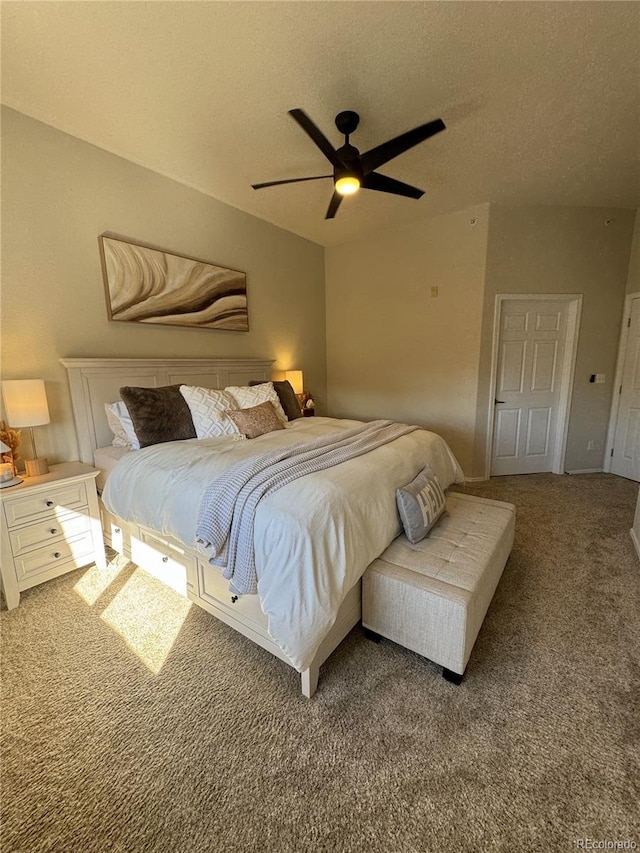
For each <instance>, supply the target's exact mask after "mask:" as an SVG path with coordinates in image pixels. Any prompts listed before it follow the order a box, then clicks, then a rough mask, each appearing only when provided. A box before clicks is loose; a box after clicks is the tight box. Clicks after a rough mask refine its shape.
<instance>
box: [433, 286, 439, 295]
mask: <svg viewBox="0 0 640 853" xmlns="http://www.w3.org/2000/svg"><path fill="white" fill-rule="evenodd" d="M431 295H432V296H437V295H438V288H437V287H432V288H431Z"/></svg>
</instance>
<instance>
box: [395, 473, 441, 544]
mask: <svg viewBox="0 0 640 853" xmlns="http://www.w3.org/2000/svg"><path fill="white" fill-rule="evenodd" d="M396 504H397V506H398V512H399V513H400V518H401V519H402V526H403V527H404V533H405V536H406V537H407V539H408V540H409V542H411V543H413V544H414V545H415V544H416V542H420V540H421V539H424V537H425V536H426V535H427V533H428V532H429V531H430V530H431V528H432V527H433V525H434V524H435V523H436V521H437V520H438V519H439V518H440V516H441V515H442V513H443V512H444V509H445V506H446V498H445V496H444V492H443V490H442V486H441V485H440V483H439V481H438V478H437V477H436V475H435V474H434V473H433V471H432V470H431V468H429V466H428V465H427V466H426V467H425V468H423V469H422V471H421V472H420V473H419V474H418V476H417V477H416V478H415V480H412V481H411V482H410V483H408V484H407V485H406V486H404V487H403V488H402V489H398V490H397V491H396Z"/></svg>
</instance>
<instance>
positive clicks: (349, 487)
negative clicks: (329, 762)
mask: <svg viewBox="0 0 640 853" xmlns="http://www.w3.org/2000/svg"><path fill="white" fill-rule="evenodd" d="M62 364H63V365H64V366H65V367H66V369H67V372H68V377H69V386H70V390H71V398H72V405H73V412H74V419H75V423H76V430H77V434H78V444H79V448H80V456H81V459H82V461H84V462H87V463H89V464H92V465H95V466H96V467H98V468H99V469H100V472H101V473H100V480H99V485H100V486H101V487H103V486H104V484H105V480H106V478H110V481H109V483H108V485H107V489H106V492H105V497H106V498H107V500H108V504H109V506H110V507H111V511H110V510H109V509H107V508H106V506H105V505H104V504H101V513H102V522H103V529H104V533H105V540H106V542H107V543H108V544H109V545H110V546H111V547H112V548H114V549H115V550H116V551H118V552H119V553H122V554H123V555H125V556H126V557H127V558H128V559H131V560H132V561H133V562H134V563H136V564H137V565H139V566H141V567H142V568H144V569H146V570H148V571H150V572H152V573H153V574H156V576H159V577H161V578H162V579H164V580H165V582H167V583H169V584H171V585H172V586H173V587H174V588H176V589H179V590H180V591H181V593H182V594H184V595H185V596H187V597H188V598H189V599H190V600H191V601H193V602H194V603H196V604H197V605H199V606H200V607H202V608H203V609H204V610H206V611H208V612H209V613H211V614H212V615H213V616H215V617H217V618H218V619H220V620H222V621H223V622H225V623H226V624H227V625H229V626H230V627H232V628H234V629H235V630H237V631H239V632H240V633H241V634H243V635H244V636H246V637H248V638H249V639H251V640H253V641H254V642H255V643H257V644H258V645H260V646H262V647H263V648H265V649H267V650H268V651H270V652H271V653H272V654H274V655H275V656H276V657H278V658H279V659H281V660H283V661H284V662H285V663H287V664H288V665H289V666H292V667H293V668H294V669H296V670H297V671H299V672H300V674H301V687H302V693H303V694H304V695H305V696H307V697H309V698H310V697H311V696H312V695H313V693H314V692H315V689H316V686H317V682H318V673H319V668H320V666H321V664H322V663H323V662H324V661H325V660H326V659H327V657H328V656H329V655H330V654H331V652H332V651H333V650H334V649H335V648H336V647H337V645H338V644H339V643H340V642H341V641H342V640H343V639H344V637H346V635H347V634H348V633H349V632H350V631H351V629H352V628H353V627H354V626H355V625H356V624H357V623H358V622H359V620H360V615H361V610H360V597H361V596H360V578H361V576H362V574H363V572H364V570H365V569H366V567H367V565H368V564H369V563H370V562H371V561H372V560H373V559H375V558H376V557H377V556H379V554H380V553H381V552H382V550H384V548H385V547H386V546H387V545H388V544H389V542H390V541H391V540H392V539H393V538H394V536H395V535H397V533H398V532H400V531H399V527H398V519H397V513H395V509H394V507H395V503H394V500H395V487H397V486H400V485H403V483H404V482H408V481H409V480H411V479H412V477H414V476H415V475H416V474H417V473H418V471H419V470H420V468H421V467H422V466H423V465H424V464H426V463H429V464H431V465H432V466H433V467H434V470H436V471H437V473H438V474H439V476H440V477H441V479H443V480H444V483H443V485H444V486H445V487H446V486H447V485H449V484H450V483H451V482H454V481H460V480H461V479H462V472H461V470H460V468H459V466H458V464H457V462H456V461H455V458H454V457H453V454H451V451H450V450H449V449H448V447H447V445H446V444H445V442H444V441H443V440H442V439H441V438H439V437H438V436H435V435H434V434H433V433H428V432H426V431H425V430H415V431H414V432H411V433H408V434H406V435H404V436H402V437H401V438H397V439H395V440H394V441H392V442H390V443H389V444H386V445H385V446H384V447H381V448H379V449H378V450H373V451H371V452H369V453H366V454H365V456H364V457H361V458H360V459H359V460H352V461H350V462H344V463H342V464H341V465H337V466H335V467H333V468H330V469H329V470H327V471H323V472H319V473H314V474H310V475H308V476H304V477H301V478H300V479H299V480H298V481H296V483H291V484H289V485H286V486H285V487H284V488H282V489H281V490H280V491H279V492H277V493H276V494H274V495H269V496H268V497H267V498H265V500H263V501H262V503H261V504H260V507H259V509H258V510H257V511H256V514H255V519H256V524H255V542H254V544H255V557H256V564H257V565H259V566H260V580H259V585H258V594H256V595H250V594H249V595H236V594H234V593H233V592H231V591H230V590H229V582H228V581H227V580H225V578H224V577H223V576H222V574H221V571H220V569H219V568H217V567H216V566H215V565H212V564H211V562H210V556H209V555H208V554H207V553H206V552H205V550H204V549H203V547H202V546H200V545H198V544H197V541H196V536H195V517H196V516H197V514H198V501H199V500H200V499H201V497H202V493H203V490H204V489H205V487H206V485H207V482H211V481H215V480H216V478H217V477H218V476H220V475H221V473H222V472H224V471H225V470H226V469H228V468H229V466H230V465H232V464H233V463H234V462H237V461H238V460H241V459H243V458H247V457H248V456H251V458H257V457H258V456H260V455H261V454H263V453H265V454H267V453H273V452H274V451H275V450H277V449H278V448H281V447H282V446H284V445H287V446H289V445H291V446H301V445H303V444H304V445H305V446H306V445H307V444H308V442H310V441H321V440H323V439H322V436H325V435H329V434H336V435H342V434H346V432H345V433H343V432H341V431H349V430H357V429H358V428H359V427H358V426H357V424H358V422H356V421H345V420H335V419H331V418H321V417H319V418H300V419H298V420H295V421H292V422H291V423H290V424H288V425H287V429H285V430H281V431H279V432H277V433H275V432H274V433H270V434H269V435H262V436H260V437H259V438H255V439H252V440H249V441H244V442H234V441H231V439H228V440H223V439H206V440H202V441H201V440H198V439H191V440H187V441H184V442H183V441H180V442H171V443H168V442H167V443H164V444H159V445H155V446H153V447H147V448H143V450H139V451H129V452H126V451H122V449H119V448H113V447H111V439H112V438H113V434H112V433H111V431H110V429H109V426H108V424H107V421H106V416H105V411H104V406H105V403H112V402H113V401H115V400H117V399H118V397H119V389H120V388H121V387H122V386H125V385H128V386H142V387H157V386H164V385H172V384H179V383H183V384H185V385H192V386H200V387H203V388H214V389H215V388H225V387H227V386H233V385H236V386H237V385H248V384H249V382H250V381H255V380H268V379H270V375H271V364H272V362H270V361H268V360H264V359H95V358H91V359H72V358H70V359H63V360H62ZM356 463H357V464H356ZM110 472H111V473H110ZM118 477H120V480H119V481H117V478H118ZM147 477H148V478H149V484H147V485H145V480H146V478H147ZM154 477H155V479H154ZM158 478H160V479H158ZM167 478H169V479H167ZM187 481H189V483H190V485H189V490H187V485H186V484H187ZM116 482H117V483H118V486H117V488H116V487H115V485H114V484H115V483H116ZM168 482H170V483H171V484H172V485H171V488H158V483H168ZM372 482H375V484H376V488H378V487H379V490H380V493H381V495H382V497H381V498H380V500H379V501H378V502H377V503H375V501H374V502H373V503H368V501H370V500H371V489H370V483H372ZM154 483H155V486H154ZM145 489H146V491H145ZM110 491H111V494H110V493H109V492H110ZM153 495H161V496H162V497H161V498H158V499H157V500H156V499H154V498H153V497H151V496H153ZM141 496H144V499H143V500H141ZM156 504H157V506H156ZM329 506H331V510H330V512H327V507H329ZM369 516H371V518H369ZM366 525H369V527H367V526H366ZM305 620H306V622H305Z"/></svg>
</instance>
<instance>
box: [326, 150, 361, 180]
mask: <svg viewBox="0 0 640 853" xmlns="http://www.w3.org/2000/svg"><path fill="white" fill-rule="evenodd" d="M336 154H337V155H338V158H339V160H340V163H341V166H335V167H334V169H333V177H334V179H335V180H336V181H337V180H338V178H343V177H345V176H347V175H353V176H354V177H356V178H358V179H360V180H362V178H363V173H362V167H361V166H360V151H359V150H358V149H357V148H356V147H355V146H354V145H350V144H349V143H348V142H345V144H344V145H343V146H342V147H341V148H338V150H337V151H336Z"/></svg>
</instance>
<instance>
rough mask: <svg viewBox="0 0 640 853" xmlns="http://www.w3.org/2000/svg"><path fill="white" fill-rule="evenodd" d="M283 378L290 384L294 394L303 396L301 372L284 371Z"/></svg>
mask: <svg viewBox="0 0 640 853" xmlns="http://www.w3.org/2000/svg"><path fill="white" fill-rule="evenodd" d="M284 378H285V379H287V380H288V381H289V382H290V383H291V387H292V388H293V391H294V393H295V394H304V377H303V375H302V371H301V370H285V372H284Z"/></svg>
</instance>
